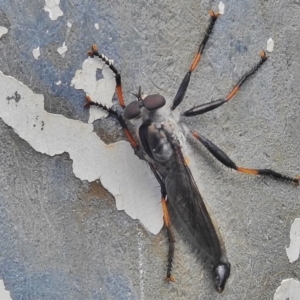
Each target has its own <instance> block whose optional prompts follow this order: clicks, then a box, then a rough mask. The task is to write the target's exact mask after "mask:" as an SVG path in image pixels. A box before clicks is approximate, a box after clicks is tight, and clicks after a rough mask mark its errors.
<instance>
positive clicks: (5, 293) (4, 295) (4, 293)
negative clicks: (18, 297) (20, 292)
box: [0, 280, 12, 300]
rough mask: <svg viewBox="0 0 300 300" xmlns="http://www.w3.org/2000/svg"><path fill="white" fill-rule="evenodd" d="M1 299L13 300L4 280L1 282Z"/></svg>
mask: <svg viewBox="0 0 300 300" xmlns="http://www.w3.org/2000/svg"><path fill="white" fill-rule="evenodd" d="M0 299H1V300H12V299H11V297H10V293H9V291H7V290H6V289H5V286H4V282H3V280H0Z"/></svg>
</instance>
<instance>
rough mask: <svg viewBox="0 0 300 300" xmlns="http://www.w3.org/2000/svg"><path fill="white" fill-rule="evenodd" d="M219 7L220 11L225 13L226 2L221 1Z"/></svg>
mask: <svg viewBox="0 0 300 300" xmlns="http://www.w3.org/2000/svg"><path fill="white" fill-rule="evenodd" d="M218 7H219V13H220V14H221V15H223V14H224V12H225V4H224V3H223V2H222V1H220V2H219V5H218Z"/></svg>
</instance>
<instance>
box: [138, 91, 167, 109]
mask: <svg viewBox="0 0 300 300" xmlns="http://www.w3.org/2000/svg"><path fill="white" fill-rule="evenodd" d="M143 103H144V107H145V108H147V109H148V110H156V109H159V108H161V107H163V106H164V105H165V104H166V99H165V98H164V97H163V96H161V95H159V94H155V95H149V96H147V97H145V99H144V100H143Z"/></svg>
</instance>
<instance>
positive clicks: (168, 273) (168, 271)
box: [149, 164, 175, 281]
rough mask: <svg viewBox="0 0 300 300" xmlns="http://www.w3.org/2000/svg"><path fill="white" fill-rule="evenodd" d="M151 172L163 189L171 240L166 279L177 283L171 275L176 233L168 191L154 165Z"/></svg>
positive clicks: (163, 202)
mask: <svg viewBox="0 0 300 300" xmlns="http://www.w3.org/2000/svg"><path fill="white" fill-rule="evenodd" d="M149 165H150V168H151V171H152V172H153V174H154V176H155V177H156V179H157V181H158V182H159V184H160V187H161V204H162V209H163V215H164V225H165V227H166V230H167V235H168V240H169V250H168V265H167V276H166V278H165V280H166V281H175V279H174V277H173V276H172V275H171V271H172V267H173V265H172V264H173V258H174V251H175V238H174V233H173V231H172V229H171V220H170V214H169V210H168V204H167V191H166V187H165V184H164V182H163V181H162V179H161V177H160V175H159V174H158V172H157V170H156V169H155V167H154V166H153V165H152V164H149Z"/></svg>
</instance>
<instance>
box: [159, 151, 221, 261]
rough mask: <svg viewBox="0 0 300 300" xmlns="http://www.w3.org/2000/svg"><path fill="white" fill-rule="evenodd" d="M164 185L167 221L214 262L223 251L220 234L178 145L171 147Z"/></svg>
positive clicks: (218, 259)
mask: <svg viewBox="0 0 300 300" xmlns="http://www.w3.org/2000/svg"><path fill="white" fill-rule="evenodd" d="M165 186H166V190H167V195H168V207H169V210H170V215H171V221H172V223H173V224H174V226H175V228H176V229H177V231H179V233H181V235H182V236H183V238H184V239H187V240H188V242H189V243H191V245H192V246H193V247H196V248H197V249H198V250H204V251H205V252H206V253H207V254H208V256H210V257H211V259H212V260H213V262H214V263H218V262H219V261H220V258H221V256H222V254H223V253H222V245H223V242H222V240H221V236H220V234H219V231H218V228H215V226H214V222H213V221H212V219H211V217H210V215H209V212H208V209H207V207H206V206H205V203H204V201H203V199H202V197H201V194H200V192H199V190H198V188H197V185H196V183H195V180H194V178H193V176H192V174H191V171H190V169H189V167H188V166H187V165H186V163H185V161H184V158H183V155H182V153H181V150H180V148H179V147H176V148H175V149H174V161H173V164H172V167H171V168H170V169H169V171H168V172H167V174H166V177H165ZM172 217H173V218H172Z"/></svg>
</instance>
